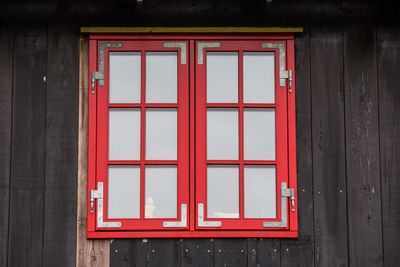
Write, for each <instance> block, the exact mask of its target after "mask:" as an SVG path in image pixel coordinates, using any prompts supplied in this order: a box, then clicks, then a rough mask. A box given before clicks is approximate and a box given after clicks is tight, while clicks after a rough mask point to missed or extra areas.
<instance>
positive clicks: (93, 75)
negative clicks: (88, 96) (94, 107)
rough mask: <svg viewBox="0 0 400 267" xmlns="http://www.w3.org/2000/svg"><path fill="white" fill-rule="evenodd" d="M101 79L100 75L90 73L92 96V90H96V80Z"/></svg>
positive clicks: (93, 72)
mask: <svg viewBox="0 0 400 267" xmlns="http://www.w3.org/2000/svg"><path fill="white" fill-rule="evenodd" d="M100 79H102V75H101V73H100V72H98V71H92V95H94V90H95V88H96V80H100Z"/></svg>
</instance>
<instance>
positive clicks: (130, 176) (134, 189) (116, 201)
mask: <svg viewBox="0 0 400 267" xmlns="http://www.w3.org/2000/svg"><path fill="white" fill-rule="evenodd" d="M108 217H109V218H139V217H140V168H139V166H110V167H109V168H108Z"/></svg>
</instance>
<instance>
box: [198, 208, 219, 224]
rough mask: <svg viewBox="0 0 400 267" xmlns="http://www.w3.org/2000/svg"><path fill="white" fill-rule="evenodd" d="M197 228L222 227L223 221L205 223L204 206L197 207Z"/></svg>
mask: <svg viewBox="0 0 400 267" xmlns="http://www.w3.org/2000/svg"><path fill="white" fill-rule="evenodd" d="M197 226H199V227H221V226H222V222H221V221H205V220H204V204H203V203H199V204H198V205H197Z"/></svg>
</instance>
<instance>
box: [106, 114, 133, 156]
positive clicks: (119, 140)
mask: <svg viewBox="0 0 400 267" xmlns="http://www.w3.org/2000/svg"><path fill="white" fill-rule="evenodd" d="M109 119H110V121H109V134H108V146H109V154H108V158H109V159H110V160H135V159H140V110H139V109H111V110H110V117H109Z"/></svg>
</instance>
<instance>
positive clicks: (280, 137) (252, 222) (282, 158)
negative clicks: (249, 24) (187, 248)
mask: <svg viewBox="0 0 400 267" xmlns="http://www.w3.org/2000/svg"><path fill="white" fill-rule="evenodd" d="M261 43H262V41H254V40H251V41H250V40H241V41H225V40H222V41H220V44H221V45H220V47H219V48H205V49H204V50H205V51H204V59H203V61H204V62H203V64H201V65H199V64H198V65H197V71H196V92H197V95H196V103H197V105H196V112H197V114H198V115H197V125H196V126H197V128H196V130H197V135H196V138H197V147H196V153H197V158H196V163H197V164H196V173H197V175H196V178H197V180H196V194H197V195H196V197H197V204H198V203H204V206H205V214H206V216H205V217H206V219H205V220H209V221H221V222H222V226H221V227H207V228H202V227H198V229H204V230H207V229H210V230H216V229H221V230H228V229H229V230H265V228H264V227H263V225H262V223H263V222H265V221H281V210H280V208H281V197H280V188H281V183H282V182H284V181H285V182H288V170H287V166H288V163H287V161H288V158H287V151H288V150H287V149H288V144H287V111H286V109H287V95H286V92H287V90H286V89H287V88H286V87H285V88H281V87H280V85H279V70H280V68H279V51H278V49H262V48H261ZM243 47H245V51H270V52H274V54H275V85H276V87H275V95H276V99H275V104H273V106H271V105H268V103H266V104H261V105H254V106H251V107H268V108H274V109H275V112H276V122H277V124H276V160H275V161H247V160H244V158H243V149H244V145H243V134H244V133H243V111H244V104H243V75H242V64H243V58H242V56H243V53H242V48H243ZM206 51H235V52H239V86H238V88H239V92H238V94H239V95H238V96H239V97H238V99H239V101H238V103H236V104H235V103H230V104H228V105H229V107H233V108H237V109H238V111H239V133H238V134H239V160H213V161H211V160H207V158H206V157H207V156H206V155H207V151H206V144H207V140H206V139H207V138H206V133H207V130H206V129H207V122H206V120H207V119H206V117H207V114H206V112H207V107H208V106H209V105H210V104H207V103H206V98H207V97H206V78H207V77H206V68H207V59H206V56H205V55H206ZM228 105H225V104H217V105H213V107H226V106H228ZM211 163H214V164H218V163H223V164H236V165H239V170H240V171H239V193H240V195H239V201H240V218H238V219H226V218H218V219H215V218H213V219H211V218H208V216H207V212H206V211H207V178H206V177H207V171H206V169H207V164H211ZM254 163H256V164H257V163H258V164H260V163H262V164H268V163H269V164H273V165H275V166H276V173H277V179H276V190H277V207H276V210H277V216H276V218H270V219H266V218H263V219H245V218H243V212H244V209H243V202H244V200H243V199H244V180H243V179H244V177H243V169H244V165H247V164H254Z"/></svg>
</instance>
